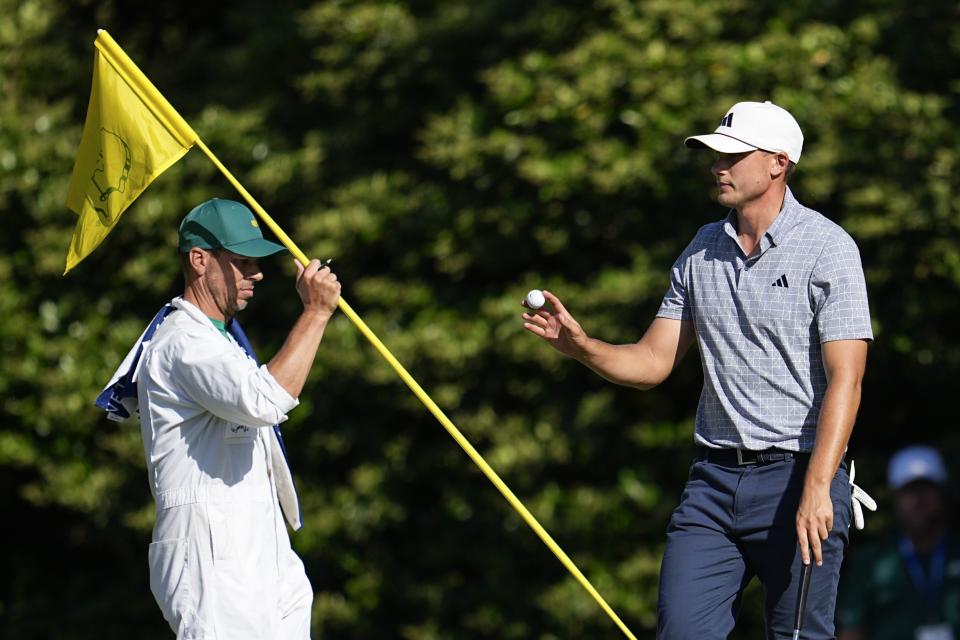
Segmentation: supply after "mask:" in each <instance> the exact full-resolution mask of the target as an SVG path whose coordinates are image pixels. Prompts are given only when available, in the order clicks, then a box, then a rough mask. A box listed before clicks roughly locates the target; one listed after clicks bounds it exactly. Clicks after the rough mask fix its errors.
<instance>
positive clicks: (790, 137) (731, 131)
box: [683, 100, 803, 163]
mask: <svg viewBox="0 0 960 640" xmlns="http://www.w3.org/2000/svg"><path fill="white" fill-rule="evenodd" d="M683 143H684V144H685V145H687V146H688V147H691V148H696V147H709V148H711V149H713V150H714V151H719V152H720V153H744V152H746V151H753V150H754V149H763V150H764V151H783V152H784V153H786V154H787V157H788V158H790V161H791V162H794V163H796V162H799V161H800V152H801V151H802V150H803V132H802V131H800V125H798V124H797V121H796V120H795V119H794V118H793V116H792V115H790V112H789V111H787V110H786V109H784V108H782V107H778V106H777V105H775V104H773V103H772V102H770V101H769V100H768V101H767V102H738V103H737V104H735V105H733V106H732V107H730V109H729V110H728V111H727V114H726V115H725V116H723V119H722V120H721V121H720V125H719V126H718V127H717V128H716V130H715V131H714V132H713V133H707V134H704V135H702V136H691V137H689V138H687V139H686V140H684V141H683Z"/></svg>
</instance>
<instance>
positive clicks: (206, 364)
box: [137, 298, 313, 640]
mask: <svg viewBox="0 0 960 640" xmlns="http://www.w3.org/2000/svg"><path fill="white" fill-rule="evenodd" d="M171 304H172V305H173V306H174V308H175V309H176V311H174V312H172V313H171V314H170V315H169V316H168V317H167V318H166V320H164V321H163V324H161V325H160V327H159V328H158V329H157V331H156V333H155V334H154V336H153V340H152V341H151V342H150V343H149V344H147V345H146V346H145V348H144V351H143V356H142V361H141V366H140V371H139V373H138V383H137V384H138V387H137V390H138V401H139V406H140V429H141V435H142V437H143V446H144V452H145V454H146V462H147V472H148V476H149V482H150V489H151V491H152V493H153V496H154V498H155V500H156V505H157V519H156V525H155V526H154V530H153V542H152V543H151V544H150V550H149V564H150V588H151V591H152V592H153V595H154V597H155V598H156V600H157V604H158V605H160V609H161V610H162V612H163V616H164V618H166V620H167V622H168V623H169V624H170V626H171V628H172V629H173V630H174V631H175V632H176V633H177V638H179V639H210V638H219V639H221V640H223V639H229V640H243V639H247V638H250V639H254V638H257V639H270V640H273V639H287V638H290V639H293V638H297V639H300V638H309V636H310V608H311V604H312V601H313V592H312V590H311V587H310V583H309V581H308V580H307V576H306V573H305V572H304V568H303V563H302V562H301V561H300V558H298V557H297V555H296V554H295V553H294V551H293V550H292V549H291V547H290V538H289V536H288V534H287V529H286V525H285V524H284V518H283V513H282V511H281V508H280V504H281V502H280V501H281V500H283V505H284V507H285V508H286V511H287V512H288V513H287V515H288V516H289V519H290V522H291V526H293V527H294V528H295V529H296V528H299V525H300V522H299V513H298V511H299V510H298V509H297V508H296V496H295V494H293V492H292V482H290V474H289V469H288V468H287V466H286V461H285V460H284V459H283V454H282V452H281V449H280V446H279V442H278V441H277V436H276V435H275V433H274V430H273V429H272V428H271V427H272V426H273V425H275V424H277V423H280V422H282V421H284V420H286V418H287V416H286V413H287V412H288V411H290V410H291V409H292V408H293V407H295V406H297V404H298V401H297V399H295V398H293V397H291V396H290V394H289V393H287V391H286V390H284V389H283V388H282V387H281V386H280V385H279V384H278V383H277V381H276V380H275V379H274V378H273V376H272V375H271V374H270V372H269V371H268V370H267V368H266V366H259V367H258V366H257V364H256V363H255V361H254V360H252V359H251V358H250V357H248V356H247V355H246V353H245V352H244V351H243V350H242V349H241V348H240V347H239V346H238V345H237V344H236V342H235V341H234V340H233V339H232V338H231V337H227V336H224V335H223V334H221V333H220V332H219V331H218V330H217V329H216V328H215V327H214V326H213V324H212V323H211V322H210V320H209V319H208V318H207V317H206V316H204V314H203V313H202V312H201V311H200V310H199V309H198V308H196V307H195V306H193V305H192V304H190V303H188V302H186V301H184V300H182V299H180V298H176V299H174V300H173V301H172V303H171ZM278 485H279V486H278ZM278 490H279V492H280V498H278ZM291 495H292V508H287V507H290V506H291ZM291 512H293V513H291Z"/></svg>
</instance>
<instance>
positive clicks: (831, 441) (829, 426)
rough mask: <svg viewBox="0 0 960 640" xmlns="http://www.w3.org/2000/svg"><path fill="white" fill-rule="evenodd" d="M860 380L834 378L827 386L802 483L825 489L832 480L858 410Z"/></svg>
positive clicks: (851, 377) (852, 376)
mask: <svg viewBox="0 0 960 640" xmlns="http://www.w3.org/2000/svg"><path fill="white" fill-rule="evenodd" d="M860 394H861V378H860V376H858V375H855V374H854V373H852V372H851V373H848V374H845V375H842V376H840V375H837V376H835V377H834V379H833V380H831V382H830V384H829V385H828V386H827V392H826V394H825V395H824V399H823V406H822V407H821V409H820V420H819V422H818V424H817V437H816V443H815V444H814V447H813V453H812V454H811V456H810V465H809V467H808V468H807V476H806V482H807V484H808V485H819V486H825V485H829V484H830V481H831V480H833V476H834V474H836V472H837V468H838V467H839V466H840V461H841V460H842V459H843V454H844V452H845V451H846V448H847V443H848V442H849V441H850V434H851V433H852V432H853V424H854V422H855V421H856V417H857V410H858V409H859V408H860Z"/></svg>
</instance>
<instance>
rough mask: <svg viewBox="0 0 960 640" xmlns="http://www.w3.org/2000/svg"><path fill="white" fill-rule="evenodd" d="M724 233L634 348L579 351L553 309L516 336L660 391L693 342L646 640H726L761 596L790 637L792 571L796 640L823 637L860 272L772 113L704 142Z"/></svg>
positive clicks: (726, 118)
mask: <svg viewBox="0 0 960 640" xmlns="http://www.w3.org/2000/svg"><path fill="white" fill-rule="evenodd" d="M686 145H687V146H688V147H693V148H701V147H707V148H709V149H712V150H713V151H714V152H715V155H716V160H715V161H714V163H713V167H712V173H713V175H714V178H715V179H716V188H717V192H718V196H717V199H718V201H719V202H720V204H721V205H723V206H725V207H727V208H728V209H729V212H728V213H727V215H726V217H725V218H723V219H722V220H719V221H717V222H712V223H710V224H707V225H705V226H704V227H702V228H701V229H700V230H699V231H698V232H697V234H696V236H695V237H694V238H693V241H692V242H690V244H689V245H688V246H687V248H686V249H685V250H684V251H683V253H682V254H681V255H680V257H679V258H678V259H677V261H676V262H675V263H674V265H673V268H672V270H671V272H670V287H669V289H668V290H667V293H666V295H665V296H664V298H663V302H662V304H661V306H660V310H659V311H658V312H657V316H656V318H655V319H654V321H653V323H652V324H651V325H650V327H649V328H648V329H647V331H646V333H645V334H644V335H643V337H642V338H641V339H640V340H639V341H638V342H637V343H635V344H624V345H612V344H608V343H605V342H602V341H600V340H597V339H595V338H592V337H590V336H589V335H588V334H587V333H586V332H585V331H584V329H583V328H582V327H581V326H580V324H579V323H578V322H577V321H576V320H575V319H574V317H573V316H572V315H571V314H570V312H569V311H567V309H566V308H565V307H564V305H563V303H562V302H561V301H560V300H559V299H558V298H557V297H556V296H555V295H553V294H552V293H550V292H548V291H545V292H544V296H545V297H546V299H547V301H548V302H550V303H551V305H552V307H553V310H552V311H548V310H539V311H536V312H531V311H528V312H526V313H524V314H523V318H524V327H525V328H526V329H528V330H529V331H530V332H532V333H534V334H536V335H538V336H540V337H542V338H544V339H545V340H546V341H547V342H548V343H550V344H551V345H552V346H553V347H555V348H556V349H557V350H559V351H560V352H562V353H564V354H566V355H568V356H570V357H572V358H574V359H576V360H578V361H580V362H581V363H583V364H584V365H586V366H587V367H589V368H590V369H592V370H593V371H595V372H596V373H598V374H599V375H601V376H603V377H604V378H606V379H608V380H610V381H612V382H615V383H618V384H623V385H628V386H632V387H636V388H639V389H650V388H651V387H654V386H656V385H657V384H659V383H660V382H662V381H663V380H664V379H666V378H667V376H669V375H670V372H671V371H672V370H673V369H674V367H675V366H676V364H677V363H678V362H679V361H680V359H681V358H682V357H683V356H684V354H685V353H686V352H687V350H688V349H689V347H690V345H692V344H693V343H694V341H696V343H697V346H698V347H699V350H700V361H701V364H702V367H703V380H704V381H703V390H702V392H701V394H700V402H699V405H698V407H697V417H696V429H695V440H696V444H697V445H698V453H697V456H696V459H695V461H694V462H693V465H692V466H691V469H690V475H689V479H688V481H687V485H686V487H685V489H684V492H683V496H682V498H681V501H680V505H679V506H678V507H677V508H676V510H675V511H674V512H673V515H672V517H671V519H670V524H669V526H668V529H667V542H666V547H665V549H664V556H663V562H662V566H661V572H660V594H659V604H658V623H657V627H658V628H657V637H658V638H662V639H664V640H683V639H687V638H690V639H692V638H696V639H698V640H704V639H708V638H726V637H727V636H728V634H729V633H730V631H731V630H732V629H733V627H734V623H735V620H736V617H737V613H738V609H739V606H740V602H741V596H742V594H743V591H744V588H745V587H746V586H747V583H748V582H749V581H750V580H751V579H752V578H753V577H754V576H756V577H758V578H759V579H760V581H761V583H762V585H763V587H764V594H765V596H764V597H765V608H766V616H765V619H766V622H767V637H768V638H790V637H791V635H792V629H793V622H794V621H793V616H794V610H795V606H796V602H797V590H798V581H799V576H800V567H801V563H809V562H811V561H812V562H814V563H815V564H816V566H815V567H814V569H813V573H812V576H813V577H812V583H811V587H810V591H809V596H808V601H807V607H806V610H805V614H804V617H803V630H804V635H803V637H804V638H833V628H834V627H833V612H834V606H835V600H836V590H837V580H838V574H839V570H840V563H841V561H842V559H843V551H844V547H845V545H846V542H847V536H848V531H847V529H848V526H849V523H850V517H851V502H850V501H851V496H850V487H849V484H848V483H849V478H848V475H847V471H846V467H845V465H844V464H843V456H844V452H845V450H846V445H847V441H848V439H849V437H850V433H851V431H852V429H853V424H854V419H855V417H856V414H857V409H858V407H859V404H860V387H861V381H862V379H863V375H864V368H865V364H866V357H867V343H868V342H869V341H870V340H872V338H873V334H872V332H871V327H870V314H869V310H868V306H867V292H866V286H865V283H864V277H863V270H862V267H861V264H860V255H859V252H858V250H857V247H856V245H855V244H854V242H853V240H852V239H851V238H850V236H849V235H847V233H846V232H844V230H843V229H841V228H840V227H839V226H837V225H836V224H834V223H833V222H831V221H830V220H828V219H826V218H825V217H823V216H822V215H820V214H819V213H817V212H816V211H812V210H810V209H808V208H806V207H804V206H803V205H801V204H800V203H799V202H798V201H797V200H796V198H795V197H794V195H793V193H792V192H791V190H790V188H789V187H788V186H787V181H788V179H789V177H790V175H791V173H792V172H793V170H794V168H795V166H796V165H797V163H798V162H799V160H800V152H801V149H802V146H803V135H802V133H801V131H800V127H799V125H798V124H797V122H796V120H795V119H794V118H793V116H791V115H790V113H788V112H787V111H786V110H784V109H782V108H780V107H778V106H776V105H774V104H771V103H769V102H763V103H758V102H741V103H738V104H735V105H734V106H733V107H731V108H730V109H729V110H728V111H727V112H726V113H725V114H724V115H723V118H722V119H721V121H720V125H719V126H718V127H717V129H716V130H715V131H714V133H711V134H706V135H700V136H694V137H691V138H687V139H686Z"/></svg>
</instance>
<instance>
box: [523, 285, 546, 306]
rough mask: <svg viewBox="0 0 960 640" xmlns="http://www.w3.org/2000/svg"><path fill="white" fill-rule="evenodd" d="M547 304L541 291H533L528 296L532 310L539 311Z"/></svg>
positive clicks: (528, 304)
mask: <svg viewBox="0 0 960 640" xmlns="http://www.w3.org/2000/svg"><path fill="white" fill-rule="evenodd" d="M545 302H546V299H545V298H544V297H543V292H542V291H540V289H533V290H532V291H531V292H530V293H528V294H527V306H528V307H530V308H531V309H539V308H540V307H542V306H543V303H545Z"/></svg>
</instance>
